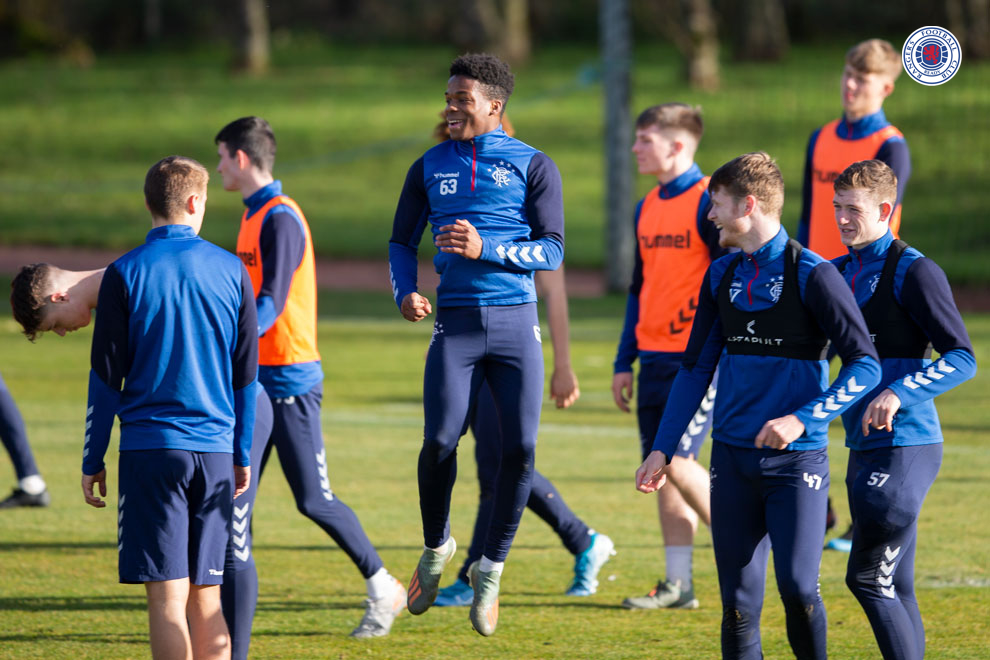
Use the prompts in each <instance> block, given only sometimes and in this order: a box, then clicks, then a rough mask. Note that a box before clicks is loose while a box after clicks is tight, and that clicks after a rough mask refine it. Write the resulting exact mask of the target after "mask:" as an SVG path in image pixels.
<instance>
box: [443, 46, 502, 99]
mask: <svg viewBox="0 0 990 660" xmlns="http://www.w3.org/2000/svg"><path fill="white" fill-rule="evenodd" d="M450 75H451V76H465V77H467V78H473V79H474V80H477V81H478V82H479V83H480V84H481V89H482V91H483V92H484V93H485V96H487V97H488V98H490V99H496V100H498V101H501V102H502V103H503V104H505V103H506V102H507V101H508V100H509V97H510V96H511V95H512V90H513V88H514V87H515V85H516V77H515V76H514V75H512V70H511V69H510V68H509V65H508V64H506V63H505V62H503V61H502V60H500V59H499V58H498V57H496V56H494V55H490V54H488V53H468V54H466V55H461V56H460V57H458V58H457V59H455V60H454V61H453V62H451V64H450Z"/></svg>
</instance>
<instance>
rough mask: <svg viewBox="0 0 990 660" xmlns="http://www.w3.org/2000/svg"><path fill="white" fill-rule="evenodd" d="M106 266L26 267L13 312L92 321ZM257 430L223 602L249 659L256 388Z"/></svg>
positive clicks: (237, 646) (260, 439)
mask: <svg viewBox="0 0 990 660" xmlns="http://www.w3.org/2000/svg"><path fill="white" fill-rule="evenodd" d="M103 273H104V269H102V268H101V269H99V270H88V271H85V270H66V269H64V268H59V267H57V266H53V265H51V264H46V263H39V264H31V265H29V266H24V267H22V268H21V269H20V271H19V272H18V273H17V275H16V276H15V277H14V281H13V287H12V288H13V291H14V295H13V296H12V299H13V301H14V316H15V318H16V319H17V320H18V321H19V322H20V323H21V326H22V327H23V328H24V332H25V334H27V335H28V336H30V337H36V336H38V335H39V334H41V333H42V332H45V331H51V332H54V333H55V334H57V335H59V336H60V337H64V336H65V334H66V333H67V332H74V331H76V330H78V329H80V328H83V327H86V326H87V325H89V323H90V320H91V317H92V311H93V309H95V308H96V303H97V296H98V294H99V290H100V282H102V280H103ZM257 390H258V396H257V401H256V404H257V407H256V409H255V418H254V432H253V433H252V440H251V465H254V466H255V469H254V470H252V471H251V485H250V486H249V487H248V489H247V490H246V491H244V493H243V494H241V495H240V496H239V497H238V498H237V502H236V503H235V504H234V518H235V521H236V525H235V526H234V527H233V531H232V533H231V535H230V541H229V542H228V544H227V554H226V559H225V561H224V580H223V584H222V585H221V586H220V602H221V605H222V607H223V615H224V619H225V620H226V622H227V629H228V630H229V631H230V639H231V657H233V658H235V660H236V659H242V658H246V657H247V655H248V649H249V647H250V643H251V624H252V621H253V620H254V610H255V607H256V605H257V601H258V571H257V568H256V567H255V563H254V553H253V552H252V551H251V547H252V543H253V541H252V532H251V526H250V525H249V524H247V518H246V514H247V512H248V511H254V500H255V497H256V496H257V494H258V482H259V479H260V477H261V469H260V467H261V465H262V461H263V459H264V457H265V450H266V449H267V448H268V438H269V437H270V436H271V432H272V403H271V400H270V399H269V398H268V395H267V394H266V393H265V391H264V388H262V387H261V385H260V384H259V385H258V387H257Z"/></svg>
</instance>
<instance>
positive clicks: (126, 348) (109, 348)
mask: <svg viewBox="0 0 990 660" xmlns="http://www.w3.org/2000/svg"><path fill="white" fill-rule="evenodd" d="M253 297H254V296H253V289H252V287H251V280H250V278H249V277H248V274H247V270H245V268H244V265H243V264H242V263H241V262H240V259H238V258H237V257H236V256H235V255H233V254H231V253H230V252H227V251H226V250H223V249H221V248H219V247H217V246H216V245H213V244H212V243H208V242H207V241H205V240H203V239H201V238H199V237H198V236H197V235H196V234H195V232H194V231H193V229H192V228H191V227H189V226H187V225H165V226H161V227H156V228H154V229H152V230H151V231H150V232H148V236H147V239H146V242H145V244H144V245H142V246H140V247H138V248H135V249H134V250H131V251H130V252H128V253H127V254H125V255H124V256H122V257H120V258H119V259H117V260H116V261H115V262H113V263H112V264H110V265H109V266H108V267H107V269H106V272H105V273H104V275H103V281H102V283H101V285H100V294H99V299H98V303H97V306H96V310H97V314H96V322H95V324H94V327H93V348H92V357H91V367H92V368H91V370H90V374H89V406H88V408H87V414H86V444H85V447H84V449H83V473H85V474H96V473H97V472H99V471H100V470H102V469H103V468H104V463H103V457H104V455H105V454H106V449H107V445H108V443H109V441H110V429H111V427H112V426H113V418H114V415H115V414H116V415H117V416H118V417H119V418H120V450H121V451H130V450H140V449H185V450H189V451H197V452H212V453H226V454H230V453H233V454H234V461H235V463H236V464H237V465H241V466H246V465H250V451H251V437H252V436H251V434H252V432H253V430H254V413H255V402H256V399H257V395H258V390H257V378H256V376H257V370H258V331H257V324H258V321H257V312H256V311H255V305H254V302H253Z"/></svg>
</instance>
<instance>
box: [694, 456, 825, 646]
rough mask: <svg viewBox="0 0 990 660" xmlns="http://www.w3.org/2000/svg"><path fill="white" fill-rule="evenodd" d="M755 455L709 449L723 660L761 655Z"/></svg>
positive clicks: (766, 550) (759, 498) (764, 548)
mask: <svg viewBox="0 0 990 660" xmlns="http://www.w3.org/2000/svg"><path fill="white" fill-rule="evenodd" d="M759 457H760V452H757V451H754V450H752V449H743V448H739V447H731V446H729V445H727V444H725V443H722V442H716V443H714V444H713V445H712V457H711V480H712V545H713V547H714V550H715V566H716V568H717V570H718V583H719V591H720V593H721V596H722V657H723V658H739V659H745V660H750V659H756V658H762V657H763V655H762V644H761V639H760V615H761V613H762V611H763V594H764V590H765V586H766V575H767V558H768V557H769V554H770V537H769V536H768V534H767V528H766V525H765V510H764V506H763V492H762V490H761V487H760V465H759ZM816 570H817V569H816Z"/></svg>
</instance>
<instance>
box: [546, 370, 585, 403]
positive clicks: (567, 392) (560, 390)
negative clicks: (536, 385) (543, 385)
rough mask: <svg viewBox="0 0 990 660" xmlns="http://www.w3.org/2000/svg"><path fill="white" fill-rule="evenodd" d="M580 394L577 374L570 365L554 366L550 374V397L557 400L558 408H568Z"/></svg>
mask: <svg viewBox="0 0 990 660" xmlns="http://www.w3.org/2000/svg"><path fill="white" fill-rule="evenodd" d="M579 396H581V389H580V388H579V387H578V380H577V376H576V375H574V370H573V369H571V368H570V367H554V369H553V375H552V376H550V398H551V399H554V400H555V401H556V402H557V407H558V408H568V407H570V405H571V404H572V403H574V402H575V401H577V400H578V397H579Z"/></svg>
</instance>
